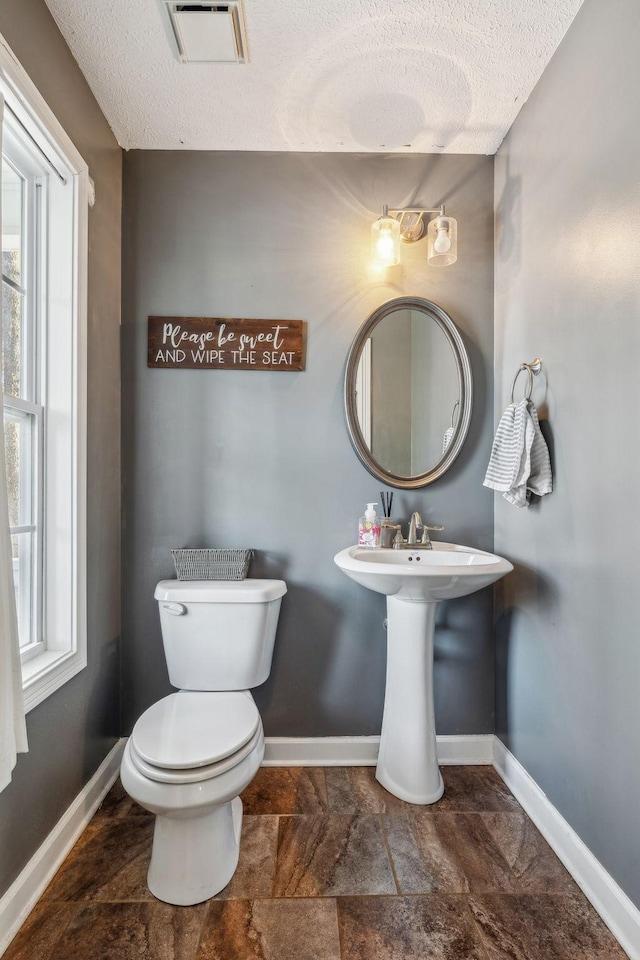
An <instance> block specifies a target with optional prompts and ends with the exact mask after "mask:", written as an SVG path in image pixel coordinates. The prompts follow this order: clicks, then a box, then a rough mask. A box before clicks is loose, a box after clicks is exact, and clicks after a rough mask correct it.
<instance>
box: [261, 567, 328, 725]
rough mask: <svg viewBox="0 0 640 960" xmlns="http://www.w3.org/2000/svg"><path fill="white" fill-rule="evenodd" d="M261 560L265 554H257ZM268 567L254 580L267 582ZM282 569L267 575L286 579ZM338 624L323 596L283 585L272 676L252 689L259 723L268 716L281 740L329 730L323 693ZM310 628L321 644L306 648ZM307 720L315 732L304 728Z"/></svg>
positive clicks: (307, 589)
mask: <svg viewBox="0 0 640 960" xmlns="http://www.w3.org/2000/svg"><path fill="white" fill-rule="evenodd" d="M264 556H266V557H268V556H269V555H268V554H267V555H261V557H262V558H263V557H264ZM268 568H269V567H268V564H266V565H263V564H262V563H260V565H257V566H256V567H255V568H254V570H253V572H252V576H255V577H266V576H267V573H266V572H265V571H266V570H267V569H268ZM282 570H283V567H281V568H280V570H279V571H278V572H277V574H276V572H275V567H274V568H273V569H271V570H270V571H269V576H270V577H274V578H275V577H277V579H286V578H285V577H284V575H283V572H282ZM338 620H339V611H338V608H337V607H336V606H335V605H334V604H333V603H330V602H328V601H327V598H326V596H323V595H321V594H320V593H318V592H316V591H315V590H310V589H309V588H308V587H303V586H300V585H298V584H291V583H290V584H288V585H287V593H286V595H285V596H284V597H283V598H282V606H281V608H280V618H279V621H278V632H277V634H276V642H275V647H274V652H273V663H272V666H271V674H270V676H269V678H268V679H267V680H266V681H265V683H263V684H262V686H260V687H257V688H256V689H254V690H252V694H253V697H254V699H255V701H256V704H257V706H258V710H259V711H260V715H261V717H262V718H263V721H264V720H265V717H266V716H267V714H268V715H269V720H270V721H271V722H272V723H273V724H274V727H275V728H276V729H278V735H279V736H296V737H301V736H302V737H304V736H314V735H316V736H317V735H318V734H317V729H318V727H319V728H320V729H322V728H324V729H326V730H329V729H330V727H331V724H332V707H331V704H330V703H329V704H327V703H326V695H325V694H326V686H327V682H328V679H329V675H330V670H331V666H332V663H333V660H334V657H335V655H336V653H335V646H336V638H337V635H338ZM311 629H312V630H313V633H314V634H315V635H316V636H321V637H323V638H324V642H322V643H316V644H313V645H308V644H305V643H304V642H303V641H304V638H305V635H307V634H309V632H310V630H311ZM309 718H311V722H312V724H313V729H311V728H309V729H307V726H308V723H309ZM265 723H266V727H265V734H266V736H270V735H271V734H270V731H269V729H268V726H269V723H268V721H265ZM284 727H286V728H287V729H283V728H284Z"/></svg>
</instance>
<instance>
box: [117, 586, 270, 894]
mask: <svg viewBox="0 0 640 960" xmlns="http://www.w3.org/2000/svg"><path fill="white" fill-rule="evenodd" d="M286 592H287V585H286V583H284V581H283V580H251V579H248V580H238V581H227V580H162V581H161V582H160V583H159V584H158V585H157V587H156V590H155V594H154V596H155V599H156V600H157V601H158V606H159V609H160V626H161V629H162V640H163V644H164V652H165V658H166V661H167V667H168V670H169V679H170V681H171V683H172V684H173V686H174V687H177V688H178V692H177V693H172V694H170V695H169V696H168V697H164V698H163V699H162V700H159V701H158V702H157V703H154V704H153V705H152V706H151V707H149V709H148V710H146V711H145V712H144V713H143V714H142V716H141V717H140V719H139V720H138V721H137V722H136V724H135V726H134V728H133V731H132V733H131V736H130V737H129V739H128V741H127V745H126V747H125V750H124V755H123V758H122V764H121V768H120V776H121V780H122V785H123V787H124V789H125V790H126V791H127V793H128V794H129V796H130V797H132V798H133V799H134V800H136V801H137V802H138V803H139V804H140V805H141V806H142V807H144V808H145V809H147V810H149V811H150V812H151V813H154V814H155V816H156V822H155V830H154V835H153V849H152V853H151V863H150V865H149V873H148V877H147V880H148V885H149V890H150V891H151V893H152V894H153V895H154V896H155V897H157V898H158V899H159V900H163V901H165V902H166V903H172V904H177V905H179V906H186V905H189V904H194V903H200V902H201V901H203V900H208V899H209V898H210V897H213V896H215V894H217V893H219V892H220V890H222V889H223V887H225V886H226V885H227V884H228V883H229V881H230V880H231V877H232V876H233V874H234V872H235V869H236V866H237V864H238V855H239V850H240V843H239V842H240V829H241V825H242V801H241V800H240V793H242V791H243V790H244V789H245V787H247V786H248V784H249V783H250V782H251V780H252V779H253V777H254V776H255V774H256V772H257V770H258V768H259V766H260V764H261V762H262V758H263V756H264V733H263V729H262V721H261V719H260V714H259V713H258V709H257V707H256V705H255V702H254V699H253V697H252V696H251V693H250V688H251V687H257V686H258V685H259V684H261V683H264V681H265V680H266V679H267V677H268V676H269V672H270V670H271V660H272V656H273V645H274V640H275V635H276V627H277V624H278V615H279V613H280V603H281V600H282V597H283V596H284V594H285V593H286Z"/></svg>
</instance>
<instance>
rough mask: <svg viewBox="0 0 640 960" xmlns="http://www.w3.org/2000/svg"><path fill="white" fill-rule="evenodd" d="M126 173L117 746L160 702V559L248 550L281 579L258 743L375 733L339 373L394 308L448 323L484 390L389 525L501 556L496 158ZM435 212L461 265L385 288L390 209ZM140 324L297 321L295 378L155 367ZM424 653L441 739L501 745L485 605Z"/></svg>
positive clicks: (419, 267) (410, 259) (175, 166)
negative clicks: (441, 209)
mask: <svg viewBox="0 0 640 960" xmlns="http://www.w3.org/2000/svg"><path fill="white" fill-rule="evenodd" d="M124 169H125V201H124V220H123V243H124V257H123V270H124V272H123V292H124V298H123V464H124V469H123V479H124V487H123V496H124V500H123V507H124V526H123V537H124V544H123V546H124V550H123V557H124V571H123V696H124V717H125V724H124V730H123V732H125V733H126V732H127V731H128V729H130V727H131V725H132V723H133V722H134V720H135V719H136V717H137V716H139V715H140V713H141V712H142V711H143V710H144V709H145V708H146V707H147V706H148V705H149V704H150V703H152V702H153V701H154V700H156V699H158V698H159V697H161V696H163V695H165V694H166V693H168V692H169V691H170V687H169V684H168V681H167V675H166V669H165V665H164V658H163V655H162V649H161V639H160V631H159V626H158V614H157V609H156V605H155V603H154V600H153V590H154V586H155V583H156V582H157V581H158V580H159V579H161V578H162V577H167V576H171V575H172V564H171V557H170V553H169V551H170V549H171V547H176V546H180V545H203V544H204V545H214V546H216V545H218V546H225V545H226V546H234V545H239V546H242V545H248V546H252V547H255V548H256V550H257V551H258V556H257V562H256V563H255V564H254V566H253V568H252V570H251V574H252V576H278V577H283V578H284V579H285V580H286V581H287V583H288V584H289V593H288V595H287V597H286V598H285V600H284V602H283V606H282V613H281V618H280V628H279V632H278V637H277V641H276V652H275V659H274V665H273V670H272V674H271V677H270V679H269V680H268V681H267V683H266V684H264V686H263V687H261V688H260V689H259V690H258V691H257V692H256V700H257V702H258V705H259V707H260V709H261V711H262V714H263V717H264V721H265V730H266V733H267V735H271V736H276V735H277V736H313V735H316V736H322V735H349V734H360V735H366V734H376V733H378V732H379V730H380V721H381V711H382V697H383V686H384V669H385V648H384V644H385V636H384V631H383V618H384V600H383V598H382V597H381V596H378V595H376V594H373V593H371V592H368V591H367V590H365V589H364V588H363V587H360V586H359V585H357V584H355V583H353V582H352V581H350V580H348V579H347V578H346V577H344V576H343V575H342V574H341V573H340V571H339V570H338V569H337V568H336V567H335V565H334V564H333V556H334V554H335V553H336V552H337V551H338V550H340V549H342V548H343V547H345V546H347V545H349V544H351V543H354V541H355V538H356V534H357V521H358V517H359V516H361V514H362V512H363V509H364V505H365V503H366V502H367V501H368V500H378V491H379V489H380V484H379V483H378V481H376V480H374V479H373V478H372V477H371V476H369V474H368V473H367V472H366V471H365V469H364V468H363V467H362V466H361V464H360V462H359V461H358V459H357V458H356V455H355V453H354V452H353V450H352V449H351V447H350V444H349V440H348V438H347V431H346V427H345V422H344V415H343V403H342V382H343V375H344V367H345V360H346V356H347V351H348V349H349V346H350V344H351V341H352V339H353V337H354V335H355V333H356V330H357V329H358V327H359V325H360V323H361V322H362V321H363V320H364V319H365V318H366V317H367V316H368V315H369V314H370V313H371V311H372V310H373V309H374V308H375V307H377V306H379V305H380V304H381V303H383V302H384V301H386V300H388V299H390V298H391V297H395V296H401V295H403V294H413V295H418V296H424V297H427V298H429V299H431V300H434V301H435V302H436V303H439V304H440V305H441V306H442V307H443V308H444V309H445V310H447V311H448V312H449V313H450V314H451V316H452V317H453V318H454V320H455V321H456V323H457V324H458V326H459V328H460V330H461V331H462V334H463V336H464V338H465V341H466V343H467V347H468V349H469V352H470V355H471V360H472V364H473V369H474V375H475V385H476V406H475V413H474V418H473V424H472V428H471V432H470V436H469V439H468V441H467V443H466V445H465V448H464V450H463V452H462V454H461V455H460V457H459V459H458V460H457V462H456V463H455V465H454V467H453V469H452V470H451V472H450V473H449V474H447V476H446V477H445V478H443V479H442V480H440V481H439V482H438V483H436V484H434V485H433V486H432V487H429V488H427V489H424V490H421V491H417V492H411V493H400V492H396V498H395V501H394V515H395V516H396V517H404V518H407V517H408V516H409V515H410V513H411V511H412V510H414V509H418V510H420V511H421V512H422V514H423V516H424V517H425V518H426V519H427V521H428V522H431V523H437V522H442V523H444V524H446V528H447V529H446V536H447V537H448V538H450V539H452V540H457V541H461V542H463V543H464V542H468V543H471V544H476V545H477V546H479V547H485V548H486V547H489V548H491V546H492V536H493V497H492V495H491V494H490V492H489V491H487V490H485V489H484V488H483V487H482V477H483V476H484V470H485V468H486V461H487V456H488V451H489V449H490V442H491V433H492V427H493V424H492V419H493V416H492V411H493V388H492V373H491V367H492V360H491V358H492V350H493V337H492V309H493V270H492V244H493V208H492V198H493V160H492V158H487V157H462V156H446V157H445V156H413V157H408V156H395V157H384V156H355V155H309V154H299V155H296V154H276V155H270V154H242V153H240V154H229V153H225V154H215V153H196V152H191V153H189V152H176V153H170V152H135V151H132V152H130V153H128V154H126V155H125V161H124ZM445 200H446V203H447V209H448V210H449V211H450V212H451V214H452V215H454V214H455V216H456V217H458V219H459V223H460V241H459V254H460V255H459V259H458V262H457V263H456V264H455V265H454V266H452V267H448V268H447V269H445V270H435V269H434V268H433V267H429V266H428V265H427V263H426V247H425V244H416V245H415V246H413V247H409V246H408V247H405V248H404V249H403V255H404V261H403V264H402V265H401V266H399V267H396V268H393V270H390V271H389V272H388V276H387V278H386V280H383V279H376V278H375V277H373V275H372V274H371V273H370V272H369V263H368V261H369V230H370V224H371V221H372V219H374V218H375V217H376V216H379V213H380V210H381V207H382V204H383V203H388V204H389V205H394V206H395V205H400V206H402V205H411V204H412V203H417V202H422V203H423V204H424V205H426V206H430V207H431V206H436V205H438V204H440V203H441V202H443V201H445ZM149 314H152V315H153V314H160V315H162V314H164V315H189V314H191V315H196V316H198V315H204V316H214V317H215V316H220V317H271V318H273V317H276V318H299V319H302V320H306V321H307V323H308V358H307V369H306V371H304V372H301V373H271V372H269V373H252V372H249V371H229V370H225V371H213V372H211V371H201V370H195V371H180V370H150V369H147V367H146V321H147V316H148V315H149ZM436 657H437V662H436V698H437V708H436V709H437V725H438V730H439V732H440V733H447V734H453V733H457V732H460V733H486V732H492V731H493V722H494V721H493V704H494V688H493V676H494V672H493V639H492V599H491V593H490V592H485V593H482V594H479V595H476V596H474V597H472V598H469V599H468V600H465V601H457V602H456V604H452V605H451V606H450V607H447V606H444V605H443V607H442V608H441V610H440V614H439V627H438V638H437V654H436Z"/></svg>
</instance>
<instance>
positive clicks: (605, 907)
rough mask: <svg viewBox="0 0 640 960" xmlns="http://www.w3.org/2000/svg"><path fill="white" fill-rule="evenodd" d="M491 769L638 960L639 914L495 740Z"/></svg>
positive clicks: (539, 790) (625, 948) (587, 849)
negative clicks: (492, 767) (496, 772)
mask: <svg viewBox="0 0 640 960" xmlns="http://www.w3.org/2000/svg"><path fill="white" fill-rule="evenodd" d="M494 766H495V768H496V770H497V771H498V773H499V774H500V776H501V777H502V779H503V780H504V782H505V783H506V784H507V786H508V787H509V789H510V790H511V792H512V793H513V795H514V796H515V798H516V800H518V802H519V803H520V804H521V805H522V806H523V807H524V809H525V810H526V812H527V813H528V815H529V816H530V817H531V819H532V820H533V822H534V823H535V825H536V827H537V828H538V830H539V831H540V833H541V834H542V835H543V837H544V838H545V840H546V841H547V843H548V844H549V845H550V846H551V847H552V849H553V850H554V851H555V853H556V854H557V855H558V857H559V858H560V860H562V862H563V863H564V865H565V867H566V868H567V870H568V871H569V873H570V874H571V876H572V877H573V879H574V880H575V881H576V883H577V884H578V886H579V887H580V889H581V890H582V892H583V893H584V895H585V896H586V897H587V899H588V900H590V901H591V903H592V904H593V906H594V907H595V909H596V910H597V911H598V913H599V914H600V916H601V917H602V919H603V920H604V922H605V923H606V925H607V926H608V927H609V929H610V930H611V932H612V934H613V935H614V937H615V938H616V940H617V941H618V943H619V944H620V946H621V947H622V949H623V950H624V951H625V952H626V953H627V954H628V955H629V957H630V958H631V960H640V910H638V908H637V907H636V906H635V905H634V904H633V903H632V902H631V900H630V899H629V897H628V896H627V895H626V894H625V892H624V891H623V890H622V889H621V888H620V887H619V886H618V884H617V883H616V882H615V880H614V879H613V877H612V876H611V875H610V874H609V873H607V871H606V870H605V868H604V867H603V866H602V864H601V863H600V862H599V861H598V860H596V858H595V857H594V855H593V854H592V853H591V851H590V850H589V848H588V847H587V846H586V845H585V844H584V843H583V841H582V840H581V839H580V837H579V836H578V834H577V833H576V832H575V830H573V829H572V827H571V826H570V825H569V824H568V823H567V821H566V820H565V819H564V817H563V816H562V815H561V814H560V813H559V812H558V811H557V810H556V808H555V807H554V806H553V804H552V803H551V802H550V800H549V799H548V798H547V796H546V794H544V793H543V792H542V790H541V789H540V787H539V786H538V784H537V783H536V782H535V780H533V778H532V777H531V776H529V774H528V773H527V771H526V770H525V768H524V767H523V766H522V764H521V763H520V762H519V761H518V760H517V759H516V758H515V757H514V755H513V754H512V753H511V752H510V751H509V750H508V749H507V747H505V745H504V744H503V743H502V741H501V740H499V739H498V738H497V737H496V738H495V742H494Z"/></svg>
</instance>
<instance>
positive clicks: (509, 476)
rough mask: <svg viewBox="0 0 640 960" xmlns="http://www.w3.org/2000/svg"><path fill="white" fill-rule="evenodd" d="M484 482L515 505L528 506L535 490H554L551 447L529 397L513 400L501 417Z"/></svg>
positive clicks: (538, 492) (541, 494)
mask: <svg viewBox="0 0 640 960" xmlns="http://www.w3.org/2000/svg"><path fill="white" fill-rule="evenodd" d="M484 486H485V487H491V489H493V490H498V491H500V492H501V493H502V495H503V497H504V498H505V500H508V501H509V503H513V504H514V505H515V506H516V507H528V506H529V498H530V496H531V494H532V493H535V494H537V496H539V497H541V496H543V495H544V494H545V493H551V490H552V481H551V464H550V461H549V451H548V449H547V445H546V443H545V440H544V437H543V436H542V433H541V431H540V424H539V422H538V413H537V411H536V408H535V406H534V405H533V404H532V403H531V401H530V400H526V399H525V400H521V401H520V402H519V403H510V404H509V406H508V407H507V409H506V410H505V412H504V413H503V414H502V417H501V418H500V423H499V424H498V429H497V430H496V435H495V439H494V441H493V446H492V448H491V456H490V458H489V466H488V467H487V475H486V476H485V478H484Z"/></svg>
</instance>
